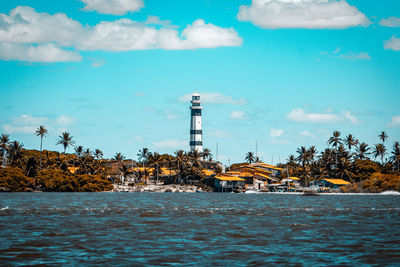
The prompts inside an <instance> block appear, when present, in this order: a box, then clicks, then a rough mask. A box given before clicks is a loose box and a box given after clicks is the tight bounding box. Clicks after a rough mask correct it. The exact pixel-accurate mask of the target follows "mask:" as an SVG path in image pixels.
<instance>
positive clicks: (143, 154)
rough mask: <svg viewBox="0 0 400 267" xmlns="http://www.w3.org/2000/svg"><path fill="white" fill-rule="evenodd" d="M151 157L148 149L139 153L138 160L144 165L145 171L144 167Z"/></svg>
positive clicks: (143, 149) (145, 148)
mask: <svg viewBox="0 0 400 267" xmlns="http://www.w3.org/2000/svg"><path fill="white" fill-rule="evenodd" d="M150 155H151V153H150V151H149V149H148V148H147V147H144V148H142V150H139V153H138V154H137V156H138V160H139V161H141V162H142V163H143V169H144V165H145V163H146V162H147V160H148V159H149V156H150Z"/></svg>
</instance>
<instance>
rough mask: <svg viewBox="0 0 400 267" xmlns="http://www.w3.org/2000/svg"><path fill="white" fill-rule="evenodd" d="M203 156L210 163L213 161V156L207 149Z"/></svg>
mask: <svg viewBox="0 0 400 267" xmlns="http://www.w3.org/2000/svg"><path fill="white" fill-rule="evenodd" d="M202 155H203V160H206V159H208V160H209V161H211V157H212V154H211V151H210V149H208V148H205V149H204V150H203V154H202Z"/></svg>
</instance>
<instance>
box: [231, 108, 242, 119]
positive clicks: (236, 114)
mask: <svg viewBox="0 0 400 267" xmlns="http://www.w3.org/2000/svg"><path fill="white" fill-rule="evenodd" d="M229 118H230V119H231V120H244V119H245V113H244V111H243V110H234V111H232V112H231V114H230V115H229Z"/></svg>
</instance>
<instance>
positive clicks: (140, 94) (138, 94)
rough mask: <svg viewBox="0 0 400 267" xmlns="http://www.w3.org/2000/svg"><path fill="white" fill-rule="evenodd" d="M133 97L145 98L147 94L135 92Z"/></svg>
mask: <svg viewBox="0 0 400 267" xmlns="http://www.w3.org/2000/svg"><path fill="white" fill-rule="evenodd" d="M135 96H138V97H142V96H147V94H146V93H144V92H136V93H135Z"/></svg>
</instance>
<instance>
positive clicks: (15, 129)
mask: <svg viewBox="0 0 400 267" xmlns="http://www.w3.org/2000/svg"><path fill="white" fill-rule="evenodd" d="M3 131H4V132H5V133H7V134H34V133H35V131H36V127H35V126H14V125H11V124H5V125H3Z"/></svg>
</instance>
